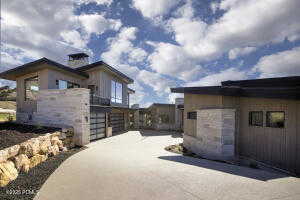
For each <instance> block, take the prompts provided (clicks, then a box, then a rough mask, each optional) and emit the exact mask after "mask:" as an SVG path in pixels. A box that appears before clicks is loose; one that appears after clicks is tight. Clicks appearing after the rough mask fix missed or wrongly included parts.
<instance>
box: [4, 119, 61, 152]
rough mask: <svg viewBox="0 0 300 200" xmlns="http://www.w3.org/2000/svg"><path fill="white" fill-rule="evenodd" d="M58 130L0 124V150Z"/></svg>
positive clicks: (8, 123)
mask: <svg viewBox="0 0 300 200" xmlns="http://www.w3.org/2000/svg"><path fill="white" fill-rule="evenodd" d="M57 130H59V128H51V127H43V126H31V125H23V124H15V123H10V122H7V123H0V149H4V148H7V147H10V146H13V145H15V144H19V143H22V142H25V141H27V140H29V139H30V138H34V137H38V136H40V135H41V134H45V133H51V132H55V131H57Z"/></svg>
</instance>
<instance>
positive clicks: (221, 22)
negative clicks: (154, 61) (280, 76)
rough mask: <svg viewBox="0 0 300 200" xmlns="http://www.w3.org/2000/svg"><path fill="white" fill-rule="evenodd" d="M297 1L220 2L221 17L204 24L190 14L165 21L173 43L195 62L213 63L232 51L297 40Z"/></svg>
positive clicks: (298, 5) (299, 3) (298, 34)
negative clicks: (178, 45) (174, 41)
mask: <svg viewBox="0 0 300 200" xmlns="http://www.w3.org/2000/svg"><path fill="white" fill-rule="evenodd" d="M299 7H300V1H298V0H288V1H287V0H276V1H274V0H264V1H256V0H244V1H236V0H224V1H222V2H221V4H220V9H223V10H225V13H224V15H223V16H222V17H220V18H219V19H217V20H216V21H215V22H214V23H213V24H211V25H208V24H206V23H205V22H204V21H202V20H201V19H198V18H194V17H191V15H182V16H181V17H177V18H172V19H170V20H169V23H168V24H169V27H168V28H167V29H168V30H172V31H173V33H174V36H175V40H176V41H177V42H178V43H179V44H180V45H181V46H182V47H183V48H184V50H185V51H186V53H187V54H189V55H190V56H191V57H194V58H195V59H198V60H201V61H205V60H213V59H216V58H218V57H219V56H221V55H222V54H223V53H224V52H227V51H229V50H231V49H234V48H243V47H247V46H251V47H258V46H261V45H265V44H268V43H278V42H282V41H284V40H285V39H286V38H287V39H288V40H290V41H295V40H297V39H299V38H300V24H299V18H300V12H298V8H299Z"/></svg>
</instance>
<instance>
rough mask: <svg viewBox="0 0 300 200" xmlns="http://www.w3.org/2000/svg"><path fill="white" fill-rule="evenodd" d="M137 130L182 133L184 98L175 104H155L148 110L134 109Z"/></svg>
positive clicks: (177, 100)
mask: <svg viewBox="0 0 300 200" xmlns="http://www.w3.org/2000/svg"><path fill="white" fill-rule="evenodd" d="M131 116H134V117H133V118H132V120H135V121H137V122H136V123H134V122H132V124H135V128H140V129H154V130H168V131H181V130H182V129H183V120H182V119H183V98H177V99H176V101H175V104H164V103H153V104H152V105H150V106H149V107H148V108H138V107H135V108H132V111H131Z"/></svg>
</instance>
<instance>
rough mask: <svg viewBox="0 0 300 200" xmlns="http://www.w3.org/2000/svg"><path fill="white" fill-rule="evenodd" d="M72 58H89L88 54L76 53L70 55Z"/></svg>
mask: <svg viewBox="0 0 300 200" xmlns="http://www.w3.org/2000/svg"><path fill="white" fill-rule="evenodd" d="M68 56H69V57H70V58H83V57H89V55H87V54H86V53H74V54H69V55H68Z"/></svg>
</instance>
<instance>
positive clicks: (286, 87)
mask: <svg viewBox="0 0 300 200" xmlns="http://www.w3.org/2000/svg"><path fill="white" fill-rule="evenodd" d="M171 92H173V93H187V94H205V95H222V96H237V97H259V98H279V99H294V100H299V99H300V76H292V77H279V78H268V79H253V80H242V81H224V82H222V85H221V86H204V87H178V88H171Z"/></svg>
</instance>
